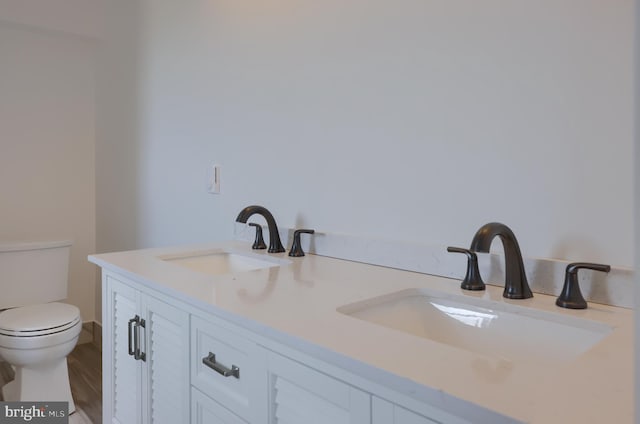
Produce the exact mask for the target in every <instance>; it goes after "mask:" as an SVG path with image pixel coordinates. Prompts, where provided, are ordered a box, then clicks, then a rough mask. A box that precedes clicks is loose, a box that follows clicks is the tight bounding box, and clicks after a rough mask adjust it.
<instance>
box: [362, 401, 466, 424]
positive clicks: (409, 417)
mask: <svg viewBox="0 0 640 424" xmlns="http://www.w3.org/2000/svg"><path fill="white" fill-rule="evenodd" d="M371 402H372V403H371V415H372V417H371V418H372V420H371V423H372V424H434V423H451V424H468V423H467V421H465V420H462V419H460V418H458V417H455V416H453V415H451V414H449V413H447V412H444V411H441V410H436V409H435V408H433V409H432V410H431V411H429V413H428V414H429V417H427V416H425V415H421V414H419V413H417V412H413V411H410V410H408V409H406V408H403V407H401V406H399V405H395V404H393V403H391V402H389V401H386V400H384V399H380V398H378V397H375V396H373V399H372V400H371Z"/></svg>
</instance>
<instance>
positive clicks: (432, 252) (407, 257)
mask: <svg viewBox="0 0 640 424" xmlns="http://www.w3.org/2000/svg"><path fill="white" fill-rule="evenodd" d="M253 235H254V232H253V231H238V232H236V239H238V240H243V241H248V242H252V241H253ZM266 237H268V234H267V233H265V238H266ZM280 237H281V238H282V240H283V241H284V240H287V242H286V244H285V246H286V247H287V249H288V248H289V247H290V246H291V240H292V238H293V229H290V228H281V229H280ZM302 248H303V250H304V251H305V252H308V253H311V254H315V255H320V256H328V257H332V258H337V259H345V260H350V261H356V262H363V263H367V264H371V265H380V266H385V267H389V268H395V269H401V270H406V271H414V272H420V273H423V274H431V275H438V276H441V277H448V278H454V279H456V280H461V279H463V278H464V276H465V273H466V269H467V259H466V257H465V256H464V255H454V254H451V253H448V252H447V246H444V245H425V244H417V243H409V242H402V241H390V240H377V239H371V238H366V237H361V236H352V235H346V234H335V233H324V232H319V231H316V232H315V234H314V235H313V236H312V237H303V238H302ZM523 259H524V267H525V271H526V274H527V279H528V280H529V285H530V287H531V290H532V291H533V292H535V293H542V294H548V295H553V296H557V295H558V294H559V293H560V291H561V290H562V286H563V284H564V274H565V268H566V266H567V265H568V264H569V263H570V262H569V261H561V260H555V259H537V258H527V257H524V258H523ZM478 265H479V267H480V273H481V275H482V279H483V280H484V282H485V283H487V284H491V285H494V286H504V260H503V256H502V255H497V254H489V253H478ZM578 276H579V279H580V289H581V291H582V294H583V295H584V298H585V299H586V300H587V301H589V302H595V303H602V304H606V305H612V306H619V307H623V308H633V307H634V286H633V284H634V279H633V269H630V268H622V267H615V268H614V267H612V268H611V272H609V273H608V274H604V273H601V272H594V271H590V270H581V271H580V273H579V274H578Z"/></svg>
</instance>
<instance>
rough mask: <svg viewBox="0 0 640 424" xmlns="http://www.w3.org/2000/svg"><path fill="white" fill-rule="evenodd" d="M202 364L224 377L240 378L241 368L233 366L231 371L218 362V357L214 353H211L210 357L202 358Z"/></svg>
mask: <svg viewBox="0 0 640 424" xmlns="http://www.w3.org/2000/svg"><path fill="white" fill-rule="evenodd" d="M202 363H203V364H205V365H206V366H208V367H209V368H211V369H212V370H214V371H215V372H217V373H218V374H220V375H222V376H223V377H231V376H234V377H235V378H238V379H239V378H240V368H238V367H236V366H235V365H231V369H229V368H227V367H225V366H224V365H221V364H220V363H219V362H216V355H215V354H214V353H211V352H209V356H205V357H204V358H202Z"/></svg>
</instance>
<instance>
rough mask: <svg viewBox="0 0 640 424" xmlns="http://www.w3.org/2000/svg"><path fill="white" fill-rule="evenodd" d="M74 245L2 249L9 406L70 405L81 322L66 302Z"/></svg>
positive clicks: (0, 346)
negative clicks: (70, 363)
mask: <svg viewBox="0 0 640 424" xmlns="http://www.w3.org/2000/svg"><path fill="white" fill-rule="evenodd" d="M70 247H71V242H69V241H61V242H47V243H21V244H0V310H2V311H0V358H2V359H3V360H5V361H6V362H8V363H9V364H11V365H12V366H13V367H14V370H15V379H14V380H13V381H11V382H10V383H8V384H6V385H5V386H4V387H2V395H3V397H4V400H5V401H66V402H69V413H71V412H73V411H75V404H74V402H73V398H72V396H71V388H70V386H69V373H68V370H67V355H68V354H69V353H70V352H71V351H72V350H73V348H74V347H75V345H76V343H77V342H78V337H79V335H80V330H81V329H82V320H81V319H80V311H79V309H78V308H77V307H75V306H73V305H68V304H65V303H59V302H56V301H57V300H62V299H65V298H66V297H67V277H68V269H69V250H70Z"/></svg>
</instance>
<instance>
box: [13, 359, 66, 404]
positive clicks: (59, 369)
mask: <svg viewBox="0 0 640 424" xmlns="http://www.w3.org/2000/svg"><path fill="white" fill-rule="evenodd" d="M2 396H3V398H4V400H5V401H10V402H12V401H34V402H49V401H51V402H69V414H71V413H73V412H74V411H75V410H76V405H75V403H74V402H73V397H72V396H71V386H70V385H69V371H68V368H67V358H66V357H65V358H62V359H61V360H59V361H56V362H54V363H48V364H45V365H41V366H39V367H33V368H31V367H21V366H16V367H15V379H14V380H13V381H10V382H9V383H7V384H5V385H4V386H3V387H2Z"/></svg>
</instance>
